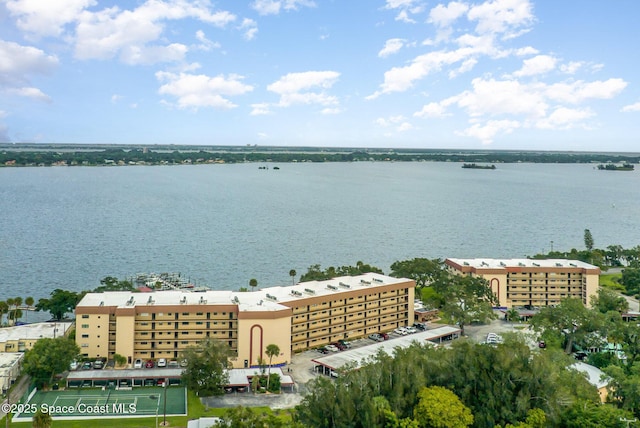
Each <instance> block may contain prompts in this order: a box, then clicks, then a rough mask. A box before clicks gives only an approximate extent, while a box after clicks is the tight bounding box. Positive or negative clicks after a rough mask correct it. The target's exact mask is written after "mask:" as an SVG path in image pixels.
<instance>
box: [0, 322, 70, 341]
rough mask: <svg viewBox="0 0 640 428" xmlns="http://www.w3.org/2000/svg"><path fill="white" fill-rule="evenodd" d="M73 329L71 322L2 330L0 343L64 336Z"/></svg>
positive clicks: (40, 323) (35, 324) (34, 324)
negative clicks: (70, 328)
mask: <svg viewBox="0 0 640 428" xmlns="http://www.w3.org/2000/svg"><path fill="white" fill-rule="evenodd" d="M69 327H71V323H70V322H49V321H48V322H39V323H33V324H24V325H17V326H13V327H5V328H2V329H0V342H8V341H10V340H33V339H42V338H47V337H48V338H50V339H53V338H56V337H61V336H64V334H65V333H66V332H67V330H69Z"/></svg>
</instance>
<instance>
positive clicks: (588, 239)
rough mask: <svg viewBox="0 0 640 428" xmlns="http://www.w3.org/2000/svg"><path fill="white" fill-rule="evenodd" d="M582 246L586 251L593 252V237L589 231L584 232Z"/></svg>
mask: <svg viewBox="0 0 640 428" xmlns="http://www.w3.org/2000/svg"><path fill="white" fill-rule="evenodd" d="M584 246H585V248H586V249H587V251H592V250H593V235H591V231H590V230H589V229H585V230H584Z"/></svg>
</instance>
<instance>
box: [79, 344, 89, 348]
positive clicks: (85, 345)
mask: <svg viewBox="0 0 640 428" xmlns="http://www.w3.org/2000/svg"><path fill="white" fill-rule="evenodd" d="M80 347H81V348H88V347H89V344H88V343H83V344H82V345H80Z"/></svg>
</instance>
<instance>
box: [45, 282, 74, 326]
mask: <svg viewBox="0 0 640 428" xmlns="http://www.w3.org/2000/svg"><path fill="white" fill-rule="evenodd" d="M50 296H51V297H50V298H48V299H40V300H38V304H37V305H36V310H37V311H49V313H50V314H51V316H52V317H53V318H54V319H55V320H58V321H59V320H61V319H63V318H64V316H65V315H66V314H67V312H73V310H74V309H75V307H76V305H77V304H78V301H79V300H80V295H79V294H78V293H75V292H73V291H67V290H61V289H59V288H56V289H55V290H53V291H52V292H51V294H50Z"/></svg>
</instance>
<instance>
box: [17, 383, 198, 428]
mask: <svg viewBox="0 0 640 428" xmlns="http://www.w3.org/2000/svg"><path fill="white" fill-rule="evenodd" d="M165 394H166V396H165ZM18 410H21V413H18V414H16V415H14V418H13V420H14V421H16V422H20V421H27V420H28V421H30V420H31V417H32V416H33V414H34V413H35V412H36V411H38V410H42V411H43V412H48V413H50V414H51V416H52V417H53V418H54V419H84V418H87V419H91V418H99V417H100V418H102V417H105V418H109V417H118V418H120V417H150V416H156V415H164V414H166V415H171V416H184V415H186V414H187V391H186V388H184V387H177V386H171V387H168V388H163V387H150V388H133V389H110V388H106V389H104V390H103V389H73V390H65V391H47V392H41V391H38V392H36V393H35V394H34V395H33V397H31V400H29V401H28V402H27V403H24V404H22V405H21V406H20V407H18Z"/></svg>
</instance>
